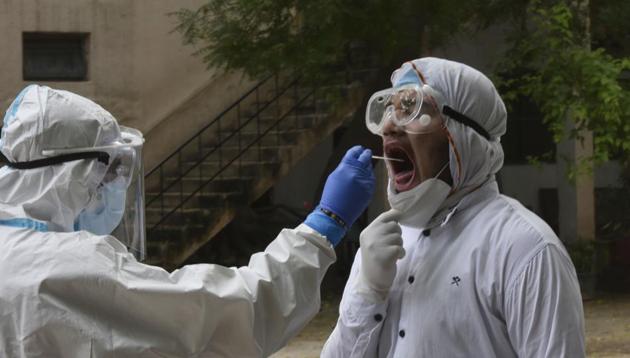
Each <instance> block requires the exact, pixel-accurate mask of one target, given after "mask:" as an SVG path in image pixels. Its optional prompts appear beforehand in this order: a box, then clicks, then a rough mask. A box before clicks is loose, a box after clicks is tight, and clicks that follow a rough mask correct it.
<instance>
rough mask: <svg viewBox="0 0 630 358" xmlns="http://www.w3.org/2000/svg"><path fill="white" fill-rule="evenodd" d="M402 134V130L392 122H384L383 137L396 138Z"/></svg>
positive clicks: (387, 120) (403, 131)
mask: <svg viewBox="0 0 630 358" xmlns="http://www.w3.org/2000/svg"><path fill="white" fill-rule="evenodd" d="M404 133H405V130H404V128H402V127H399V126H397V125H395V124H394V122H392V121H391V120H389V119H386V120H385V124H383V137H398V136H401V135H403V134H404Z"/></svg>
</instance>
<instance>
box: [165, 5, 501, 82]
mask: <svg viewBox="0 0 630 358" xmlns="http://www.w3.org/2000/svg"><path fill="white" fill-rule="evenodd" d="M485 6H487V5H486V2H485V1H481V0H468V1H464V0H442V1H426V0H425V1H413V0H401V1H389V0H360V1H359V0H256V1H251V0H210V1H208V2H207V3H206V4H204V5H203V6H201V7H200V8H198V9H194V10H191V9H182V10H180V11H178V12H176V13H174V15H175V16H176V17H177V19H178V23H179V25H178V27H177V30H178V31H180V32H181V33H182V34H183V35H184V39H185V42H186V43H188V44H192V45H194V46H196V47H197V49H198V52H197V53H198V54H199V55H200V56H202V57H203V59H204V61H205V62H206V63H207V64H208V66H211V67H221V68H225V69H228V70H233V69H239V70H244V71H245V72H246V73H247V74H248V75H250V76H251V77H254V78H256V77H258V78H260V77H263V76H265V75H267V74H269V73H273V72H276V71H279V70H287V69H288V70H298V71H300V72H301V73H303V74H305V75H306V77H307V78H319V79H321V77H324V76H325V75H326V74H328V73H330V72H331V69H334V68H337V67H338V66H340V65H344V64H347V62H348V56H351V52H352V49H353V47H357V46H358V47H361V48H362V49H363V50H365V52H363V53H362V54H361V55H362V56H366V53H367V54H368V55H369V54H372V55H375V56H371V60H370V61H371V63H369V64H368V65H371V66H391V65H392V64H395V65H398V64H399V61H401V59H408V58H410V57H413V56H417V55H418V53H420V49H421V48H422V47H426V46H430V47H434V46H436V45H437V44H442V43H443V42H444V41H445V40H446V39H448V38H450V36H451V35H452V34H454V33H457V32H458V31H461V30H462V29H465V28H469V27H471V26H479V25H481V24H486V23H489V22H488V21H487V20H486V19H477V21H473V19H474V16H473V17H471V14H476V13H484V12H483V11H481V10H480V9H481V8H483V7H485ZM355 60H356V59H355Z"/></svg>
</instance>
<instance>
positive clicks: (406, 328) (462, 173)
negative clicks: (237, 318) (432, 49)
mask: <svg viewBox="0 0 630 358" xmlns="http://www.w3.org/2000/svg"><path fill="white" fill-rule="evenodd" d="M391 82H392V88H389V89H386V90H383V91H379V92H377V93H375V94H374V95H373V96H372V97H371V99H370V100H369V102H368V106H367V111H366V124H367V127H368V129H369V130H370V131H371V132H372V133H374V134H376V135H379V136H381V137H382V140H383V152H384V154H385V156H386V157H389V158H390V160H389V161H387V168H388V173H389V184H388V188H387V194H388V199H389V204H390V205H391V207H392V209H391V210H390V211H387V212H385V213H383V214H381V215H380V216H379V217H377V218H376V219H375V220H374V221H373V222H372V223H371V224H370V225H369V226H368V227H367V228H366V229H365V230H364V231H363V232H362V233H361V236H360V241H361V247H360V253H358V254H357V255H356V257H355V261H354V264H353V267H352V271H351V274H350V277H349V279H348V282H347V284H346V287H345V290H344V294H343V298H342V301H341V305H340V317H339V320H338V322H337V325H336V327H335V329H334V331H333V333H332V334H331V336H330V337H329V338H328V341H327V342H326V344H325V346H324V350H323V352H322V357H501V358H509V357H571V358H573V357H584V355H585V352H584V317H583V310H582V299H581V296H580V287H579V285H578V280H577V277H576V273H575V269H574V267H573V264H572V263H571V259H570V258H569V255H568V254H567V252H566V250H565V248H564V247H563V245H562V243H561V242H560V240H559V239H558V238H557V237H556V235H555V234H554V232H553V231H552V230H551V228H550V227H549V226H548V225H547V224H546V223H545V222H544V221H543V220H541V219H540V218H539V217H538V216H536V215H535V214H534V213H532V212H531V211H529V210H527V209H526V208H525V207H523V205H521V204H520V203H519V202H518V201H516V200H514V199H511V198H509V197H507V196H504V195H501V194H500V193H499V191H498V187H497V183H496V181H495V174H496V173H497V171H498V170H499V169H500V168H501V166H502V165H503V150H502V148H501V143H500V138H501V136H502V135H503V134H505V131H506V117H507V114H506V109H505V106H504V104H503V101H502V100H501V97H500V96H499V94H498V93H497V91H496V89H495V87H494V85H493V84H492V82H491V81H490V80H489V79H488V78H487V77H486V76H485V75H483V74H482V73H481V72H479V71H477V70H475V69H473V68H471V67H469V66H466V65H464V64H461V63H457V62H452V61H448V60H443V59H438V58H421V59H416V60H414V61H411V62H408V63H405V64H403V65H402V67H400V68H399V69H398V70H396V71H395V72H394V73H393V75H392V77H391Z"/></svg>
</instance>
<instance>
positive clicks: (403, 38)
mask: <svg viewBox="0 0 630 358" xmlns="http://www.w3.org/2000/svg"><path fill="white" fill-rule="evenodd" d="M629 12H630V1H627V0H591V1H589V0H516V1H515V0H490V1H489V0H441V1H435V0H400V1H389V0H362V1H359V0H256V1H252V0H209V1H208V2H207V3H205V4H204V5H203V6H201V7H200V8H198V9H182V10H180V11H178V12H176V13H174V16H176V18H177V20H178V24H179V25H178V27H177V30H178V31H180V32H181V33H182V34H183V36H184V39H185V42H186V43H188V44H191V45H193V46H195V47H196V48H197V53H198V55H200V56H202V57H203V59H204V61H205V62H206V63H207V64H208V66H210V67H220V68H224V69H227V70H234V69H238V70H243V71H245V73H246V74H248V75H249V76H251V77H254V78H261V77H263V76H265V75H267V74H270V73H274V72H277V71H281V70H285V71H286V70H289V71H299V72H300V73H302V74H303V75H305V77H306V79H307V80H308V79H311V80H314V79H317V80H319V81H322V80H323V81H325V80H326V77H327V76H334V74H335V71H336V70H339V69H340V66H342V67H341V68H343V66H344V65H348V63H349V62H351V63H352V59H349V56H352V52H353V48H356V47H359V48H362V49H363V50H364V52H361V54H360V55H359V57H364V58H363V60H365V59H369V60H368V61H363V63H362V64H361V65H363V66H371V67H385V68H392V67H394V66H397V65H399V64H400V62H401V61H403V60H408V59H410V58H414V57H417V56H419V55H421V53H422V51H423V50H424V49H427V48H435V47H438V46H441V45H444V44H445V43H447V42H448V40H449V39H451V38H452V37H453V35H455V34H461V33H466V32H471V31H474V30H476V29H480V28H484V27H486V26H488V25H491V24H495V23H502V24H503V26H506V27H508V28H511V29H512V33H511V36H510V37H509V38H508V41H509V43H511V48H510V50H509V51H508V52H507V53H506V56H505V58H502V59H498V60H497V62H498V63H499V66H498V69H499V70H500V72H499V77H500V78H501V81H500V82H501V88H502V89H503V90H504V91H503V94H504V98H505V99H506V101H507V102H511V101H518V100H519V99H520V98H523V97H526V98H527V99H528V100H530V101H533V102H534V104H535V105H536V106H538V107H539V109H540V111H541V113H543V116H544V122H545V123H546V124H547V125H548V127H549V129H550V130H551V132H552V133H553V134H554V138H555V140H556V141H561V140H564V139H566V138H576V139H580V135H581V134H580V133H583V131H584V130H589V131H592V132H593V134H594V142H595V143H594V155H593V157H590V158H583V163H584V164H585V167H588V168H590V167H591V166H592V164H593V163H600V162H603V161H606V160H609V159H610V158H611V157H616V158H621V159H622V160H626V161H627V160H628V158H630V94H629V92H628V89H627V88H624V86H622V84H621V83H620V81H619V78H620V76H621V74H622V73H623V72H624V71H626V72H627V71H628V69H629V67H630V61H629V60H628V58H625V57H623V56H624V55H627V54H628V46H630V45H629V44H630V41H628V40H630V38H629V37H630V35H629V34H630V25H629V24H628V23H629V22H628V21H627V14H628V13H629ZM591 25H592V26H591ZM604 48H606V50H604ZM607 51H608V52H607ZM355 60H356V59H355ZM567 119H568V120H570V121H571V122H573V126H572V129H571V130H569V131H567V130H566V126H565V124H566V121H567Z"/></svg>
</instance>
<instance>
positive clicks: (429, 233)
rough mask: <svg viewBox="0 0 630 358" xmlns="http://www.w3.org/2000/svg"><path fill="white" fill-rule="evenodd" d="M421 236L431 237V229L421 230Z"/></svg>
mask: <svg viewBox="0 0 630 358" xmlns="http://www.w3.org/2000/svg"><path fill="white" fill-rule="evenodd" d="M422 235H424V236H431V229H426V230H422Z"/></svg>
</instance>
